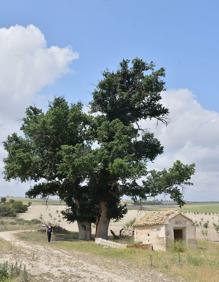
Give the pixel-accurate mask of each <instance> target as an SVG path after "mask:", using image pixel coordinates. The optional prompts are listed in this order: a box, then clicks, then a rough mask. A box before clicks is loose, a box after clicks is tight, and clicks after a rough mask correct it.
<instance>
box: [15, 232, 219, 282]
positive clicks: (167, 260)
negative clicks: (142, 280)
mask: <svg viewBox="0 0 219 282" xmlns="http://www.w3.org/2000/svg"><path fill="white" fill-rule="evenodd" d="M75 235H76V234H75V233H74V234H71V235H70V234H68V238H67V240H65V238H64V237H62V239H61V240H60V239H58V238H56V237H55V236H54V238H53V239H54V240H53V242H52V244H51V246H52V247H54V248H57V249H63V250H67V251H69V252H75V251H77V252H82V253H87V254H90V255H92V256H98V257H105V258H107V259H112V260H117V261H119V260H122V261H126V262H127V263H129V264H130V265H133V267H139V268H141V269H142V271H145V269H146V270H147V271H148V270H150V269H151V268H152V269H154V270H157V271H160V272H165V273H168V274H169V275H173V276H180V277H183V278H184V279H185V280H186V281H192V282H194V281H197V282H198V281H199V282H204V281H211V282H214V281H215V282H216V281H218V277H219V244H217V243H212V242H207V241H199V242H198V245H197V249H193V250H191V249H190V250H188V249H187V250H185V251H184V252H182V253H180V254H179V253H178V252H176V251H174V250H173V249H172V250H170V251H168V252H150V251H145V250H140V249H124V250H121V249H110V248H104V247H102V246H98V245H96V244H95V243H94V242H85V241H78V240H76V239H75ZM63 236H65V235H64V234H63ZM19 237H20V238H21V239H23V240H28V241H32V242H33V243H34V242H35V243H37V244H46V236H45V234H42V233H39V232H35V233H31V234H28V233H23V234H20V235H19Z"/></svg>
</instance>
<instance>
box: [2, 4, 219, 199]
mask: <svg viewBox="0 0 219 282" xmlns="http://www.w3.org/2000/svg"><path fill="white" fill-rule="evenodd" d="M191 2H192V3H191ZM208 2H210V3H208ZM218 11H219V3H218V1H217V0H212V1H204V0H203V1H202V0H194V1H189V0H184V1H180V2H179V1H175V0H167V1H163V0H156V1H149V0H148V1H147V0H138V1H132V0H119V1H118V0H93V1H88V0H87V1H85V0H80V1H79V0H77V1H76V0H75V1H69V0H63V1H58V0H57V1H56V0H53V1H52V0H47V1H42V0H38V1H25V0H20V1H12V0H7V1H6V0H5V1H4V0H3V1H1V10H0V99H1V100H0V101H1V102H0V142H1V143H2V142H3V140H5V138H6V136H7V135H8V134H10V133H11V132H14V131H17V130H18V129H19V125H20V122H21V118H22V117H23V115H24V111H25V108H26V107H27V106H28V105H30V104H35V105H38V106H40V107H43V108H44V109H45V108H46V107H47V105H48V101H49V100H52V99H53V97H54V96H59V95H60V96H65V97H66V99H67V100H68V101H69V102H76V101H81V102H83V103H84V104H85V105H87V104H88V103H89V101H90V99H91V92H92V89H93V88H94V86H95V85H96V83H97V82H98V80H99V79H100V77H101V72H102V71H103V70H104V69H106V68H109V69H110V70H113V69H116V67H117V66H118V62H119V61H120V60H121V59H123V58H129V59H132V58H134V57H141V58H143V59H145V60H148V61H151V60H153V61H154V62H155V64H156V65H157V66H158V67H160V66H163V67H165V69H166V79H165V80H166V89H167V90H166V91H165V92H164V93H162V96H163V103H164V104H165V105H166V106H167V107H168V108H169V109H170V115H169V118H168V126H167V127H166V126H165V125H161V124H157V123H150V124H148V123H147V124H145V126H147V127H148V128H149V129H150V130H152V131H154V133H155V134H156V136H157V137H158V138H159V139H160V140H161V143H162V144H163V145H164V147H165V152H164V154H163V155H162V156H161V157H159V158H158V159H157V160H156V161H155V162H154V164H153V165H154V166H155V167H156V168H158V169H162V168H164V167H168V166H170V165H171V164H172V162H173V161H175V160H177V159H180V160H182V161H183V162H185V163H192V162H195V163H196V167H197V169H196V174H195V176H194V177H193V182H194V186H193V187H189V188H188V189H186V191H185V197H186V199H187V200H197V201H198V200H219V185H218V182H219V170H218V168H219V141H218V140H219V95H218V93H217V91H218V88H219V79H218V77H219V70H218V60H219V56H218V44H219V29H218V26H219V18H218ZM4 156H5V152H4V150H3V147H2V146H1V145H0V172H1V173H2V171H3V162H2V159H3V157H4ZM29 185H30V183H26V184H25V185H21V184H20V183H19V182H11V183H6V182H5V181H4V180H3V178H2V176H1V175H0V195H24V193H25V191H26V190H27V189H28V187H29Z"/></svg>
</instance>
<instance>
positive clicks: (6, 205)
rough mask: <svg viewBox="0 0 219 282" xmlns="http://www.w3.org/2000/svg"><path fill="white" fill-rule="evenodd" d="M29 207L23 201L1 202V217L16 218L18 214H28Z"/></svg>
mask: <svg viewBox="0 0 219 282" xmlns="http://www.w3.org/2000/svg"><path fill="white" fill-rule="evenodd" d="M27 209H28V206H27V205H24V204H23V202H22V201H14V200H9V201H5V200H2V198H1V202H0V217H5V216H7V217H15V216H16V214H17V213H23V212H26V211H27Z"/></svg>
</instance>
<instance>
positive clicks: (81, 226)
mask: <svg viewBox="0 0 219 282" xmlns="http://www.w3.org/2000/svg"><path fill="white" fill-rule="evenodd" d="M77 223H78V230H79V236H78V239H79V240H87V241H88V240H91V223H90V222H86V221H77Z"/></svg>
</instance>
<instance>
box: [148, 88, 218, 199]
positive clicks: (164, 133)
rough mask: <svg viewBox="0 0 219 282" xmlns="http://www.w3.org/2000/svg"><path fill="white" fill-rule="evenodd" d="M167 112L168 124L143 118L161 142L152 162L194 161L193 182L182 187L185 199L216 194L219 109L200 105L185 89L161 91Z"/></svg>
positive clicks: (166, 165)
mask: <svg viewBox="0 0 219 282" xmlns="http://www.w3.org/2000/svg"><path fill="white" fill-rule="evenodd" d="M162 97H163V104H164V105H166V106H167V107H168V108H169V110H170V114H169V117H168V126H165V125H163V124H158V125H157V123H156V122H155V121H152V122H150V123H148V122H146V123H145V122H143V124H144V127H147V128H149V129H150V130H152V131H153V132H154V133H155V135H156V136H157V137H158V139H159V140H160V141H161V143H162V145H163V146H164V154H163V155H161V156H160V157H158V158H157V159H156V160H155V162H154V164H153V166H154V167H156V168H158V169H162V168H164V167H168V166H170V165H171V164H172V163H173V162H174V161H175V160H177V159H179V160H181V161H183V162H185V163H193V162H194V163H195V164H196V174H195V176H194V177H193V182H194V186H193V187H188V188H187V189H186V191H185V196H186V199H188V200H217V199H218V198H219V185H218V182H219V170H218V168H219V142H218V140H219V113H217V112H214V111H209V110H206V109H205V108H203V107H202V106H201V105H200V104H199V103H198V102H197V100H196V98H195V97H194V96H193V95H192V93H191V91H189V90H188V89H179V90H171V91H167V92H164V93H163V95H162Z"/></svg>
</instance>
